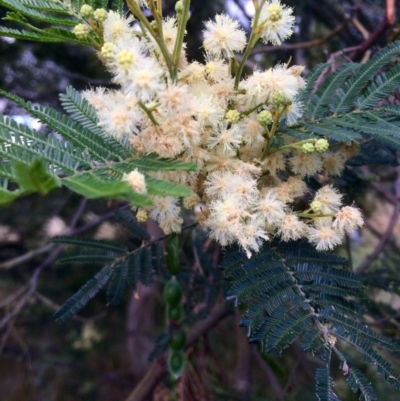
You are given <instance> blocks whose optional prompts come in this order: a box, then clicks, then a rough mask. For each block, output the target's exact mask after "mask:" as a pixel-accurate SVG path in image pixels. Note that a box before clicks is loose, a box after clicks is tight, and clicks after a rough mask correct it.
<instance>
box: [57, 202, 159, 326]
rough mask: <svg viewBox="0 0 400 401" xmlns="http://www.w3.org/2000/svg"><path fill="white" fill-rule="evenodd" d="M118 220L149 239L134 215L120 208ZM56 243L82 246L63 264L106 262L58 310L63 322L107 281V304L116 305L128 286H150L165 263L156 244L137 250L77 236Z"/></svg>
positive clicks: (60, 260)
mask: <svg viewBox="0 0 400 401" xmlns="http://www.w3.org/2000/svg"><path fill="white" fill-rule="evenodd" d="M115 217H116V220H117V221H118V222H119V223H120V224H122V225H123V226H124V227H126V228H127V229H129V231H130V232H131V234H132V235H133V236H134V237H135V238H137V239H139V240H149V239H150V235H149V234H148V232H147V231H146V230H145V229H144V228H143V227H142V226H141V225H140V224H139V223H138V222H137V221H136V220H135V218H134V217H133V216H132V214H131V213H130V212H129V211H128V210H126V209H124V208H121V209H119V210H118V211H116V212H115ZM52 241H53V242H54V243H57V244H66V245H72V246H75V247H79V250H76V251H74V252H71V253H69V254H67V255H66V256H64V257H62V258H60V259H59V261H58V263H60V264H70V263H84V264H90V265H97V264H100V265H105V266H104V267H103V268H102V270H100V272H98V273H97V274H96V275H95V277H94V278H92V279H91V280H89V281H88V282H87V283H86V284H85V285H84V286H83V287H82V288H81V289H80V290H79V291H78V292H77V293H76V294H74V295H73V296H72V297H71V298H70V299H69V300H68V301H67V302H66V303H65V304H64V305H63V306H62V307H61V308H60V309H59V310H58V311H57V312H56V313H55V315H54V316H55V318H56V319H57V320H58V321H59V322H64V321H66V320H68V319H70V318H71V317H72V316H73V315H74V314H76V313H77V312H78V311H79V310H80V309H81V308H83V307H84V306H85V305H86V303H87V302H88V301H89V300H90V299H92V298H93V297H94V296H95V295H96V293H97V292H99V291H100V290H101V289H102V288H103V287H104V286H105V285H106V283H107V281H108V280H109V279H111V280H110V284H109V287H108V290H107V300H108V305H117V304H118V303H119V302H120V301H121V299H122V297H123V295H124V293H125V288H126V286H127V285H129V286H130V287H132V288H136V285H137V283H139V282H141V283H143V284H144V285H149V284H150V283H151V281H152V275H153V272H154V271H157V269H158V266H159V264H160V263H162V261H161V260H160V259H161V255H160V252H159V247H158V246H157V243H149V244H146V245H145V246H142V247H140V248H138V249H134V250H132V251H129V249H128V248H127V247H126V246H125V245H122V244H119V243H117V242H112V241H104V240H94V239H91V238H80V237H74V236H58V237H54V238H53V240H52Z"/></svg>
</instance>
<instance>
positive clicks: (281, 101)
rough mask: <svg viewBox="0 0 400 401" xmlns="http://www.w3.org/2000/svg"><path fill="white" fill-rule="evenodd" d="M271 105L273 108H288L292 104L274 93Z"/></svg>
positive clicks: (282, 96)
mask: <svg viewBox="0 0 400 401" xmlns="http://www.w3.org/2000/svg"><path fill="white" fill-rule="evenodd" d="M271 103H272V104H273V105H274V106H285V107H286V106H290V105H291V104H292V103H293V102H292V101H291V100H290V99H288V98H287V97H286V96H285V95H283V94H282V93H274V94H273V95H272V98H271Z"/></svg>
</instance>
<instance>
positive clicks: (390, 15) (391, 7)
mask: <svg viewBox="0 0 400 401" xmlns="http://www.w3.org/2000/svg"><path fill="white" fill-rule="evenodd" d="M394 19H395V3H394V0H386V11H385V16H384V17H383V20H382V22H381V23H380V24H379V25H378V26H377V27H376V28H375V30H374V31H373V32H372V33H371V34H370V35H369V37H368V38H367V39H365V40H364V42H363V43H362V44H361V45H360V48H359V49H358V50H356V51H355V52H354V53H353V54H352V55H351V56H350V58H351V59H352V60H358V59H360V58H361V57H362V56H363V54H364V53H365V52H366V51H367V50H368V49H369V48H370V47H371V46H372V45H373V44H374V43H375V42H376V41H377V40H378V39H379V37H380V36H381V35H382V34H383V33H384V32H385V31H386V29H387V28H388V27H389V26H392V25H393V24H394Z"/></svg>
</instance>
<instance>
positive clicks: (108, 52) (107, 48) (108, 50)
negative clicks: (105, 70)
mask: <svg viewBox="0 0 400 401" xmlns="http://www.w3.org/2000/svg"><path fill="white" fill-rule="evenodd" d="M114 52H115V45H114V43H111V42H106V43H104V45H103V47H102V48H101V54H102V55H103V57H105V58H110V57H112V56H113V54H114Z"/></svg>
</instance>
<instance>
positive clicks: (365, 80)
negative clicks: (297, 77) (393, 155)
mask: <svg viewBox="0 0 400 401" xmlns="http://www.w3.org/2000/svg"><path fill="white" fill-rule="evenodd" d="M399 55H400V42H399V41H397V42H393V43H392V44H390V45H389V46H387V47H386V48H385V49H383V50H381V51H380V52H378V53H376V54H375V56H374V57H372V58H371V59H370V60H368V61H367V62H365V63H363V64H356V63H348V64H345V65H344V66H342V67H341V68H339V69H338V70H336V71H335V72H333V73H331V74H328V75H327V77H324V74H325V71H327V69H328V68H329V67H330V65H328V64H319V65H318V66H317V67H315V68H314V70H313V71H312V72H311V73H310V74H309V75H308V76H307V86H306V87H305V89H303V90H302V91H301V93H300V94H299V97H298V100H299V101H300V102H302V103H303V105H304V111H305V113H304V116H303V120H302V121H299V123H298V125H297V126H296V127H290V128H285V129H284V130H283V131H284V132H285V133H287V134H289V135H292V136H295V137H296V138H298V139H305V138H309V137H310V136H312V135H318V136H323V137H326V138H327V139H328V140H329V139H331V140H333V141H337V142H345V143H347V144H351V142H361V140H362V139H372V140H374V141H378V142H380V143H381V144H385V145H389V146H391V147H393V148H396V149H398V148H399V147H400V134H399V124H400V120H399V117H400V113H399V112H398V108H397V106H396V107H395V106H390V105H387V103H388V97H389V95H391V94H392V93H393V92H394V91H395V90H396V89H397V88H398V87H399V84H400V67H399V65H394V66H393V65H392V64H391V63H392V61H393V60H395V59H396V57H398V56H399ZM382 70H384V71H382ZM320 81H321V82H323V83H322V85H321V86H320V87H318V88H316V86H317V85H318V83H319V82H320Z"/></svg>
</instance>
